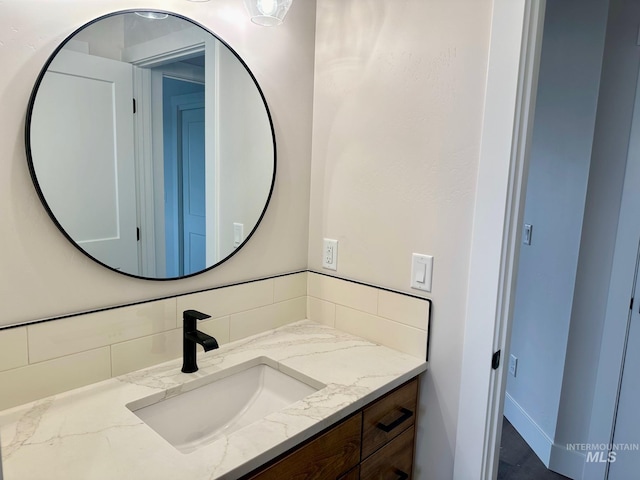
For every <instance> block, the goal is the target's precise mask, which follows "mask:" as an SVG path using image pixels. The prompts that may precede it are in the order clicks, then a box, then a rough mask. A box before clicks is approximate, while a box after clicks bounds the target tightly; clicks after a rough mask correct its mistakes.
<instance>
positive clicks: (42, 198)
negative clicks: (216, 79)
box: [25, 9, 278, 282]
mask: <svg viewBox="0 0 640 480" xmlns="http://www.w3.org/2000/svg"><path fill="white" fill-rule="evenodd" d="M135 12H155V13H161V14H167V15H170V16H173V17H177V18H180V19H182V20H185V21H187V22H189V23H191V24H192V25H194V26H196V27H199V28H201V29H203V30H204V31H206V32H207V33H209V34H210V35H212V36H213V37H214V38H215V39H216V40H218V41H219V42H220V43H221V44H222V45H224V46H225V47H227V48H228V49H229V51H230V52H231V53H232V54H233V55H234V56H235V57H236V59H237V60H238V61H239V62H240V63H241V65H242V66H243V67H244V68H245V70H246V71H247V73H248V74H249V76H250V77H251V80H252V81H253V83H254V85H255V87H256V89H257V90H258V93H259V94H260V98H261V99H262V102H263V104H264V108H265V111H266V113H267V118H268V120H269V127H270V128H271V139H272V142H273V175H272V177H271V186H270V188H269V193H268V195H267V199H266V202H265V205H264V208H263V209H262V211H261V212H260V215H259V217H258V220H257V221H256V224H255V225H254V226H253V228H252V229H251V231H250V232H249V234H248V235H247V236H246V237H245V238H244V240H243V241H242V243H241V244H240V245H238V247H237V248H235V249H234V250H233V251H232V252H231V253H229V254H228V255H227V256H226V257H224V258H223V259H222V260H220V261H219V262H217V263H215V264H213V265H211V266H210V267H207V268H205V269H203V270H200V271H198V272H194V273H190V274H188V275H183V276H178V277H165V278H157V277H144V276H141V275H134V274H131V273H127V272H123V271H121V270H118V269H115V268H113V267H111V266H109V265H107V264H105V263H104V262H102V261H100V260H98V259H97V258H95V257H94V256H92V255H90V254H89V253H88V252H87V251H85V250H84V249H83V248H82V247H81V246H80V245H78V244H77V243H76V242H75V241H74V240H73V238H71V236H70V235H69V234H68V233H67V231H66V230H65V229H64V228H63V227H62V225H61V224H60V222H59V221H58V219H57V218H56V216H55V215H54V214H53V211H52V210H51V208H50V207H49V204H48V203H47V201H46V199H45V196H44V193H43V192H42V189H41V188H40V184H39V182H38V178H37V176H36V172H35V166H34V164H33V157H32V152H31V131H30V130H31V119H32V115H33V107H34V104H35V99H36V96H37V94H38V90H39V88H40V84H41V83H42V79H43V78H44V76H45V74H46V73H47V70H48V68H49V66H50V65H51V63H52V62H53V60H54V58H55V57H56V55H57V54H58V52H60V50H62V49H63V48H64V46H65V45H66V44H67V43H68V42H69V41H70V40H71V39H72V38H73V37H74V36H75V35H76V34H77V33H79V32H80V31H82V30H84V29H85V28H87V27H88V26H90V25H93V24H94V23H96V22H99V21H100V20H103V19H105V18H109V17H113V16H116V15H123V14H128V13H135ZM25 150H26V156H27V165H28V167H29V174H30V176H31V180H32V181H33V185H34V187H35V189H36V192H37V194H38V197H39V198H40V201H41V203H42V205H43V206H44V208H45V210H46V212H47V214H48V215H49V217H50V218H51V220H52V221H53V223H54V224H55V225H56V227H58V230H60V232H61V233H62V234H63V235H64V236H65V238H66V239H67V240H68V241H69V242H71V244H72V245H73V246H74V247H76V248H77V249H78V250H80V251H81V252H82V253H83V254H84V255H86V256H87V257H89V258H90V259H91V260H93V261H94V262H96V263H98V264H100V265H102V266H103V267H105V268H107V269H109V270H111V271H113V272H117V273H119V274H120V275H125V276H127V277H132V278H138V279H142V280H152V281H161V282H162V281H172V280H180V279H183V278H190V277H194V276H196V275H200V274H202V273H204V272H208V271H210V270H212V269H214V268H216V267H217V266H219V265H221V264H223V263H224V262H226V261H227V260H229V259H230V258H232V257H233V256H234V255H236V254H237V253H238V252H239V251H240V250H241V249H242V248H243V247H244V246H245V245H246V244H247V242H248V241H249V239H250V238H251V237H252V236H253V234H254V233H255V232H256V230H257V229H258V227H259V226H260V223H261V222H262V219H263V218H264V216H265V214H266V212H267V208H268V207H269V203H270V202H271V197H272V195H273V191H274V188H275V182H276V170H277V164H278V161H277V158H278V154H277V149H276V135H275V129H274V125H273V119H272V117H271V111H270V110H269V106H268V104H267V100H266V98H265V96H264V92H263V91H262V88H260V85H259V84H258V81H257V79H256V77H255V75H254V74H253V72H252V71H251V70H250V69H249V66H248V65H247V64H246V62H245V61H244V60H243V59H242V58H241V57H240V55H239V54H238V53H237V52H236V51H235V50H234V49H233V48H231V46H230V45H229V44H228V43H227V42H225V41H224V40H222V39H221V38H220V37H218V36H217V35H216V34H215V33H213V32H212V31H211V30H209V29H208V28H206V27H205V26H203V25H202V24H200V23H198V22H196V21H194V20H192V19H190V18H188V17H185V16H184V15H180V14H178V13H174V12H170V11H166V10H150V9H127V10H118V11H115V12H111V13H108V14H105V15H101V16H100V17H97V18H95V19H93V20H91V21H90V22H87V23H85V24H84V25H82V26H81V27H79V28H77V29H75V30H74V31H73V32H72V33H71V34H70V35H68V36H67V37H66V38H65V39H64V40H63V41H62V42H61V43H60V45H58V46H57V47H56V49H55V50H54V51H53V53H52V54H51V55H50V56H49V58H48V59H47V61H46V62H45V64H44V66H43V67H42V70H41V71H40V73H39V74H38V77H37V79H36V82H35V84H34V87H33V90H32V91H31V95H30V97H29V103H28V106H27V113H26V119H25Z"/></svg>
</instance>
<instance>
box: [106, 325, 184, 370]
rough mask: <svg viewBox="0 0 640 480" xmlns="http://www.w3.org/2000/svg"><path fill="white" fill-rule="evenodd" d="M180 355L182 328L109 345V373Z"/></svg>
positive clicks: (154, 363) (151, 363)
mask: <svg viewBox="0 0 640 480" xmlns="http://www.w3.org/2000/svg"><path fill="white" fill-rule="evenodd" d="M181 355H182V329H174V330H169V331H168V332H162V333H157V334H155V335H149V336H146V337H142V338H136V339H134V340H129V341H126V342H121V343H116V344H114V345H111V374H112V376H114V377H116V376H118V375H123V374H125V373H129V372H133V371H135V370H140V369H141V368H145V367H150V366H151V365H156V364H158V363H162V362H166V361H168V360H173V359H174V358H178V357H180V356H181Z"/></svg>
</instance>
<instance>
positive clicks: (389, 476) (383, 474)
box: [360, 426, 415, 480]
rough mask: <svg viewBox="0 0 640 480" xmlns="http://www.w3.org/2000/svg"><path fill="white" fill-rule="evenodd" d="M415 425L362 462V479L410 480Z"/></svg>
mask: <svg viewBox="0 0 640 480" xmlns="http://www.w3.org/2000/svg"><path fill="white" fill-rule="evenodd" d="M414 431H415V429H414V427H413V426H412V427H411V428H409V429H408V430H405V431H404V432H403V433H401V434H400V435H398V436H397V437H396V438H394V439H393V440H391V441H390V442H389V443H388V444H387V445H385V446H384V447H382V448H381V449H380V450H378V451H377V452H376V453H374V454H373V455H371V456H370V457H369V458H367V459H366V460H365V461H364V462H362V464H361V466H360V480H408V479H410V478H411V470H412V468H413V435H414Z"/></svg>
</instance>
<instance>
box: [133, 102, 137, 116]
mask: <svg viewBox="0 0 640 480" xmlns="http://www.w3.org/2000/svg"><path fill="white" fill-rule="evenodd" d="M137 110H138V108H137V107H136V99H135V98H134V99H133V113H136V111H137Z"/></svg>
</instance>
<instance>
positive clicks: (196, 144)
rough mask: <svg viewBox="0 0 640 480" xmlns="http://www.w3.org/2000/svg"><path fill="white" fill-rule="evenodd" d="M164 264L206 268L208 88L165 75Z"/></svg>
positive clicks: (182, 269)
mask: <svg viewBox="0 0 640 480" xmlns="http://www.w3.org/2000/svg"><path fill="white" fill-rule="evenodd" d="M162 94H163V95H162V96H163V102H162V103H163V139H164V140H163V143H164V145H163V150H164V159H163V169H164V202H165V212H164V225H165V239H166V244H165V255H166V268H167V274H168V275H169V276H184V275H189V274H191V273H194V272H197V271H200V270H203V269H205V268H206V208H205V204H206V194H205V93H204V85H203V84H201V83H196V82H191V81H186V80H182V79H178V78H172V77H170V76H163V82H162Z"/></svg>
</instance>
